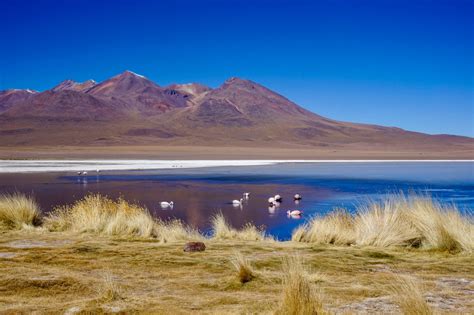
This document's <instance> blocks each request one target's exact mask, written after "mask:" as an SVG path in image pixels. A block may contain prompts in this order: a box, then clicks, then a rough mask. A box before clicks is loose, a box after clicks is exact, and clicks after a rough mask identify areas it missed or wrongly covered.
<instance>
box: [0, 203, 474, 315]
mask: <svg viewBox="0 0 474 315" xmlns="http://www.w3.org/2000/svg"><path fill="white" fill-rule="evenodd" d="M12 200H15V202H12ZM405 201H406V200H405ZM405 201H400V204H399V205H401V203H403V202H405ZM410 202H412V201H410ZM408 204H409V203H406V204H405V205H404V206H403V207H401V206H400V207H399V208H396V209H402V208H403V209H405V208H406V207H405V206H406V205H408ZM19 205H21V206H19ZM432 205H435V204H432ZM425 206H426V205H425ZM427 207H430V206H429V205H428V206H427ZM15 209H21V212H20V213H21V215H18V214H17V212H16V211H15ZM28 209H29V210H28ZM377 209H378V210H377V211H379V212H380V211H381V212H380V213H382V214H383V213H385V211H388V210H381V208H380V205H379V207H378V208H377ZM390 209H392V210H390V211H388V213H385V216H384V215H382V214H381V215H379V216H377V218H378V219H377V220H374V221H373V223H372V224H374V223H375V222H378V226H379V227H377V228H376V227H372V229H370V231H372V233H375V232H374V231H377V229H380V226H382V227H383V228H382V230H379V232H382V231H384V232H385V233H381V235H379V236H378V237H377V238H376V239H377V240H380V239H382V236H384V237H385V236H386V235H388V236H390V238H389V239H392V238H393V235H392V233H389V232H388V230H387V229H388V228H387V226H389V227H392V228H393V227H394V226H397V227H398V228H399V227H400V226H408V227H409V228H413V230H411V233H412V234H410V237H412V236H413V237H412V238H410V241H409V242H408V243H407V242H396V243H387V242H376V243H370V244H369V243H361V240H365V239H366V238H361V236H360V235H359V233H360V230H359V229H360V228H361V227H362V226H367V224H370V223H368V221H364V224H363V225H362V224H361V223H357V222H359V221H360V220H361V217H360V215H362V213H372V214H373V212H372V211H371V210H370V209H365V210H364V211H361V214H360V215H359V214H358V215H356V216H354V217H344V218H345V219H344V220H346V221H344V224H342V225H338V228H339V229H340V230H338V231H339V232H340V233H342V232H344V231H345V232H344V233H346V234H347V235H348V239H349V240H350V242H341V243H340V242H336V241H334V238H331V237H328V238H327V239H328V240H327V241H321V238H318V237H316V235H318V234H317V230H316V229H315V228H314V226H315V224H316V223H315V222H316V221H312V222H311V223H309V224H308V226H306V227H304V228H303V230H298V231H296V232H295V235H293V238H294V240H293V241H289V242H277V241H274V240H272V239H271V238H268V237H265V236H264V233H263V232H262V231H259V230H257V229H256V228H255V227H253V226H251V225H248V226H246V227H244V228H243V229H242V230H235V229H232V228H231V227H229V226H228V224H226V222H225V220H224V219H223V217H222V216H216V217H215V218H214V222H213V223H214V234H215V236H214V237H212V238H204V237H203V236H201V235H200V234H199V233H198V232H197V231H194V230H192V229H190V228H188V227H186V226H184V225H183V224H181V223H179V222H161V221H155V220H154V219H153V218H152V217H151V216H150V215H149V214H148V213H147V212H146V210H145V209H141V208H139V207H137V206H135V205H131V204H129V203H127V202H125V201H123V200H116V201H114V200H110V199H107V198H104V197H101V196H89V197H87V198H86V199H84V200H81V201H78V202H77V203H76V204H74V205H70V206H65V207H61V208H59V209H56V210H55V211H54V212H53V213H52V214H51V215H49V216H46V217H43V216H41V214H40V212H39V210H38V207H37V206H36V205H35V203H34V201H32V200H31V199H29V198H27V197H25V196H21V195H15V196H3V197H1V198H0V223H1V224H0V226H1V229H0V233H1V238H0V270H1V272H0V312H6V313H10V312H11V313H18V312H20V313H31V312H32V311H38V312H40V313H55V312H65V313H68V314H74V313H88V312H94V313H117V312H121V313H131V312H146V313H163V314H170V313H171V314H188V313H190V312H195V313H210V314H225V313H246V314H247V313H268V314H322V313H356V312H359V313H360V312H362V313H367V312H369V313H406V314H410V313H411V314H430V313H446V312H448V313H449V312H451V313H472V312H474V302H473V301H472V294H473V292H474V255H473V253H472V252H471V251H470V250H469V248H470V247H469V246H470V245H469V237H472V234H469V233H472V222H471V221H469V218H464V217H461V216H459V218H460V219H461V220H464V221H462V222H464V223H462V228H463V229H465V230H463V231H464V233H463V235H464V236H459V235H458V234H453V233H454V232H452V231H451V230H450V228H449V227H446V226H444V228H440V230H439V231H444V232H441V235H444V238H441V239H442V240H444V239H445V238H446V239H450V240H451V241H449V242H448V244H452V242H454V244H456V246H447V247H443V246H437V244H435V243H434V241H433V240H430V241H429V242H428V241H427V235H429V233H428V232H426V231H427V227H428V225H426V224H424V225H423V229H422V228H421V227H417V225H416V224H414V223H413V222H415V221H410V220H408V219H407V217H405V215H407V213H406V212H403V213H404V215H403V216H402V215H400V217H398V216H397V217H396V218H393V217H392V216H391V215H390V216H389V215H388V214H389V213H390V214H391V211H394V210H393V209H394V208H393V207H392V208H390ZM445 210H446V209H445ZM451 210H452V209H451ZM19 211H20V210H19ZM30 211H31V212H30ZM397 211H399V210H397ZM403 211H405V210H403ZM437 211H438V212H440V214H439V215H442V214H443V213H450V214H449V215H450V216H452V215H453V214H452V212H450V211H444V210H443V209H439V208H437ZM453 211H454V210H453ZM438 212H436V211H435V212H433V213H438ZM338 213H339V212H338ZM380 213H379V214H380ZM380 217H384V218H385V217H387V218H388V217H389V218H391V220H382V219H380ZM401 217H403V219H401ZM323 219H324V218H318V219H316V220H318V221H317V222H319V223H317V224H321V223H320V221H321V220H323ZM407 220H408V221H407ZM411 220H413V218H412V219H411ZM426 220H427V219H426ZM330 221H331V222H333V221H332V220H330ZM432 221H433V222H435V223H433V224H434V225H431V226H430V227H431V228H430V229H429V230H430V231H432V230H433V228H432V227H433V226H438V227H439V224H440V223H439V220H432ZM442 221H443V220H442ZM451 221H453V220H451ZM348 222H349V223H348ZM381 222H385V223H384V224H382V223H381ZM387 222H391V224H387ZM408 222H411V224H412V225H410V224H409V223H408ZM416 222H418V221H416ZM358 224H361V225H360V226H358ZM456 224H459V222H456ZM343 226H347V231H349V232H347V231H346V230H345V229H343V228H342V227H343ZM443 229H444V230H443ZM319 230H320V231H321V232H324V231H326V232H324V233H326V234H328V232H327V231H329V230H330V229H326V230H324V229H323V228H320V229H319ZM357 231H359V232H357ZM397 231H398V232H397V233H399V232H400V230H399V229H397ZM439 231H438V232H439ZM438 232H433V233H434V234H433V235H438V234H436V233H438ZM366 233H368V232H366ZM446 233H447V234H448V235H449V236H446V235H445V234H446ZM346 234H345V235H346ZM403 235H405V234H403ZM188 240H201V241H204V242H205V244H206V247H207V248H206V250H205V251H204V252H196V253H187V252H183V245H184V244H185V242H186V241H188ZM299 240H301V241H299ZM443 242H444V241H443ZM443 242H441V243H440V244H442V243H443ZM460 244H464V245H460ZM466 244H467V245H466ZM435 245H436V246H435Z"/></svg>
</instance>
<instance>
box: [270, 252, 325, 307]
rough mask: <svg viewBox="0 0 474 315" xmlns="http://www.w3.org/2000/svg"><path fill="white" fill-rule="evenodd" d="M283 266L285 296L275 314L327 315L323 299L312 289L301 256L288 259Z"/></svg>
mask: <svg viewBox="0 0 474 315" xmlns="http://www.w3.org/2000/svg"><path fill="white" fill-rule="evenodd" d="M282 266H283V278H282V284H283V296H282V301H281V305H280V307H279V308H278V310H277V311H276V312H275V314H281V315H283V314H285V315H315V314H326V312H325V310H324V309H323V304H322V301H321V298H320V296H319V295H318V294H316V292H315V290H314V288H313V287H312V285H311V282H310V280H309V276H308V273H307V271H306V269H305V268H304V266H303V263H302V261H301V258H300V257H299V256H290V257H286V258H285V259H284V260H283V265H282Z"/></svg>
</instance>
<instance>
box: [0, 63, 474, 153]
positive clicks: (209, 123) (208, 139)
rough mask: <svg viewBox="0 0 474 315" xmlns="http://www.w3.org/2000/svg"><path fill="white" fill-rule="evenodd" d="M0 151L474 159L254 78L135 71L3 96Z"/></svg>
mask: <svg viewBox="0 0 474 315" xmlns="http://www.w3.org/2000/svg"><path fill="white" fill-rule="evenodd" d="M422 123H423V118H422V117H420V124H422ZM0 145H2V146H7V147H22V146H58V145H62V146H116V145H120V146H135V145H144V146H147V145H151V146H190V145H192V146H222V147H228V146H233V147H262V148H265V147H268V148H291V147H298V148H309V149H311V150H315V152H317V150H324V151H331V150H333V151H338V152H344V151H347V152H349V151H351V150H352V151H353V150H356V151H357V150H359V151H361V152H363V151H367V150H368V151H370V150H372V151H380V152H383V151H387V150H388V151H390V152H396V151H399V152H411V153H412V155H417V154H420V155H422V154H424V153H426V152H431V155H430V156H436V153H437V152H439V153H443V156H445V155H446V152H452V155H453V156H462V157H466V156H467V157H469V156H470V157H472V156H474V154H473V153H474V139H473V138H469V137H462V136H453V135H428V134H423V133H418V132H411V131H406V130H403V129H400V128H395V127H383V126H377V125H369V124H359V123H349V122H341V121H337V120H333V119H329V118H325V117H322V116H319V115H317V114H315V113H313V112H311V111H308V110H306V109H304V108H302V107H301V106H299V105H297V104H295V103H293V102H292V101H290V100H288V99H287V98H285V97H284V96H282V95H280V94H278V93H276V92H274V91H271V90H270V89H268V88H266V87H264V86H262V85H260V84H257V83H255V82H252V81H250V80H244V79H239V78H230V79H228V80H226V81H225V82H224V83H223V84H222V85H221V86H219V87H217V88H210V87H207V86H204V85H201V84H198V83H189V84H172V85H169V86H159V85H158V84H156V83H154V82H152V81H151V80H149V79H147V78H146V77H144V76H141V75H138V74H136V73H133V72H131V71H125V72H123V73H121V74H119V75H117V76H114V77H112V78H110V79H107V80H105V81H103V82H100V83H97V82H95V81H93V80H88V81H85V82H82V83H80V82H75V81H72V80H66V81H63V82H61V83H60V84H59V85H57V86H55V87H53V88H52V89H50V90H46V91H43V92H37V91H32V90H18V89H15V90H5V91H2V92H0Z"/></svg>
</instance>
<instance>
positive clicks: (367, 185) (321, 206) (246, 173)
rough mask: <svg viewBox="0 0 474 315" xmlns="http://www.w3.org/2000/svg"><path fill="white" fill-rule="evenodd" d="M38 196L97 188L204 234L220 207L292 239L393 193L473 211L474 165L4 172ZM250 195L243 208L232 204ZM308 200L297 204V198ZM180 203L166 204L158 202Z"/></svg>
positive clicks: (60, 197)
mask: <svg viewBox="0 0 474 315" xmlns="http://www.w3.org/2000/svg"><path fill="white" fill-rule="evenodd" d="M12 191H20V192H25V193H28V194H33V195H34V196H35V198H36V199H37V200H38V202H39V203H40V205H41V206H42V208H43V210H44V211H48V210H49V209H51V208H52V207H54V206H56V205H61V204H65V203H71V202H73V201H74V200H76V199H78V198H81V197H83V196H84V195H86V194H87V193H89V192H99V193H102V194H106V195H109V196H111V197H118V196H123V197H124V198H125V199H127V200H130V201H134V202H137V203H139V204H141V205H144V206H146V207H147V208H148V209H149V210H150V212H151V213H152V214H153V215H155V216H157V217H160V218H163V219H166V218H179V219H182V220H183V221H185V222H186V223H188V224H190V225H192V226H194V227H197V228H199V229H200V230H202V231H204V232H206V231H208V228H209V219H210V216H211V215H213V214H215V213H217V212H219V211H221V212H222V213H223V214H224V215H225V216H226V217H227V218H228V220H229V221H230V222H231V224H232V225H234V226H235V227H240V226H242V225H243V224H245V223H246V222H253V223H254V224H256V225H258V226H265V228H266V230H267V231H268V232H269V233H270V234H272V235H274V236H276V237H278V238H279V239H287V238H288V237H289V236H290V234H291V231H292V230H293V229H294V228H295V227H296V226H298V225H299V224H302V223H304V222H305V221H306V220H307V219H308V218H309V217H311V216H312V215H316V214H323V213H326V212H328V211H329V210H331V209H332V208H334V207H345V208H347V209H349V210H351V211H353V210H354V208H355V207H356V206H357V205H360V204H361V203H362V204H363V203H365V202H367V201H368V200H374V199H375V200H378V199H381V198H383V197H384V196H385V195H386V194H387V193H393V192H400V191H403V192H410V191H416V192H421V193H423V194H429V195H431V196H433V197H436V198H437V199H438V200H440V201H441V202H442V203H448V204H453V203H454V204H456V205H457V206H458V207H459V209H460V210H461V211H464V212H470V211H472V210H471V209H474V163H472V162H458V163H452V162H443V163H438V162H436V163H411V162H405V163H304V164H303V163H285V164H277V165H267V166H241V167H214V168H205V169H171V170H155V171H153V170H147V171H120V172H112V171H110V172H101V173H100V174H99V175H96V174H95V173H94V174H90V175H89V176H86V177H84V176H82V177H79V176H76V175H75V173H53V174H0V192H12ZM243 192H250V193H251V196H250V199H249V200H247V201H244V204H243V206H242V207H234V206H233V205H232V204H231V203H230V201H232V200H233V199H239V198H240V197H241V195H242V193H243ZM295 193H300V194H301V195H302V196H303V200H302V201H301V202H300V203H299V204H295V203H294V201H293V198H292V196H293V195H294V194H295ZM275 194H280V195H281V196H282V197H283V203H282V204H281V206H280V207H279V208H276V209H274V210H273V209H269V208H268V205H267V199H268V197H270V196H272V195H275ZM163 200H166V201H171V200H172V201H174V203H175V205H174V207H173V208H172V209H162V208H161V207H160V206H159V202H160V201H163ZM292 209H298V210H303V211H304V215H303V217H302V218H301V219H293V218H288V217H287V215H286V211H287V210H292Z"/></svg>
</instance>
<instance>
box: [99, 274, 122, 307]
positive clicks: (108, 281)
mask: <svg viewBox="0 0 474 315" xmlns="http://www.w3.org/2000/svg"><path fill="white" fill-rule="evenodd" d="M97 294H98V299H97V301H98V302H102V303H104V302H112V301H117V300H119V299H121V298H122V289H121V287H120V285H119V284H118V282H117V280H116V279H114V276H113V275H112V274H110V273H105V274H104V275H103V277H102V283H101V284H100V285H99V286H98V290H97Z"/></svg>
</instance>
